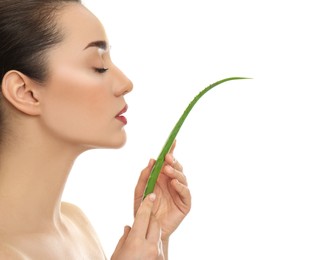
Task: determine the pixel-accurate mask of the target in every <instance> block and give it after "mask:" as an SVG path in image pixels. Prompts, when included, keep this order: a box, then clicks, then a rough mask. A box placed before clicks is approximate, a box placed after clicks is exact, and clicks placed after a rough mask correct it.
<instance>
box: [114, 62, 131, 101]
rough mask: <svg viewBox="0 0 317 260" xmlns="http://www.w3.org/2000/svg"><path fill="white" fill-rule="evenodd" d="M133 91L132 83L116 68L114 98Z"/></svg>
mask: <svg viewBox="0 0 317 260" xmlns="http://www.w3.org/2000/svg"><path fill="white" fill-rule="evenodd" d="M132 89H133V83H132V81H131V80H130V79H129V78H128V77H127V76H126V75H125V74H124V73H123V72H122V71H121V70H120V69H119V68H117V67H116V82H115V87H114V93H115V95H116V96H123V95H125V94H127V93H129V92H131V91H132Z"/></svg>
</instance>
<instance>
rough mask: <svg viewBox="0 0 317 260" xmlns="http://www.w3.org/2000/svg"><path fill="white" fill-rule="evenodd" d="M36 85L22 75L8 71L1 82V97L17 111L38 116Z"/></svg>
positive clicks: (14, 71)
mask: <svg viewBox="0 0 317 260" xmlns="http://www.w3.org/2000/svg"><path fill="white" fill-rule="evenodd" d="M37 88H38V85H37V84H36V83H34V82H33V81H32V80H30V79H29V78H28V77H27V76H25V75H24V74H23V73H21V72H19V71H16V70H11V71H8V72H7V73H6V74H5V75H4V77H3V80H2V93H3V96H4V97H5V98H6V99H7V100H8V101H9V102H10V103H11V104H12V105H13V106H14V107H15V108H16V109H18V110H19V111H21V112H23V113H25V114H28V115H38V114H39V112H40V111H39V110H40V108H39V99H38V93H37Z"/></svg>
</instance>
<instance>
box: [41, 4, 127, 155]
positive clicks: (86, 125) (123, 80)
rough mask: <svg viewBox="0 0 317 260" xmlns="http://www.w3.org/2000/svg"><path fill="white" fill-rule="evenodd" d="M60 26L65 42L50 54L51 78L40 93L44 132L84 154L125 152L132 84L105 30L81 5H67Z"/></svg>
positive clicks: (59, 20)
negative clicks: (111, 150) (113, 53)
mask: <svg viewBox="0 0 317 260" xmlns="http://www.w3.org/2000/svg"><path fill="white" fill-rule="evenodd" d="M58 25H59V28H61V29H62V32H63V35H64V40H63V41H62V42H61V43H60V44H59V45H57V46H56V47H55V48H53V49H52V50H50V51H49V52H48V66H49V78H48V80H47V81H46V83H45V86H44V87H43V88H41V106H42V112H41V113H42V114H41V120H42V121H41V122H42V123H43V126H44V128H45V129H46V130H47V131H48V133H49V134H51V135H53V136H54V137H55V138H58V139H60V140H62V141H65V142H70V143H72V144H75V145H80V146H82V147H83V148H84V149H87V148H95V147H109V148H118V147H121V146H122V145H123V144H124V143H125V141H126V134H125V131H124V126H125V124H126V121H125V118H124V116H121V114H122V113H123V112H124V111H125V110H126V102H125V100H124V95H125V94H126V93H128V92H130V91H131V90H132V83H131V81H130V80H129V79H128V78H127V77H126V76H125V75H124V74H123V73H122V72H121V71H120V70H119V69H118V68H117V67H116V66H115V65H114V64H113V63H112V61H111V59H110V55H109V49H108V48H109V43H108V40H107V36H106V34H105V32H104V29H103V26H102V25H101V23H100V22H99V20H98V19H97V18H96V17H95V16H94V15H93V14H91V12H89V11H88V10H87V9H86V8H85V7H83V6H82V5H80V4H69V5H67V6H66V7H65V8H64V9H63V11H62V12H61V14H60V16H59V17H58Z"/></svg>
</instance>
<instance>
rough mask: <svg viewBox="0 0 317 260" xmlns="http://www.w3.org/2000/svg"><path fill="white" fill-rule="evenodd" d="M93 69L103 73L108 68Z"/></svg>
mask: <svg viewBox="0 0 317 260" xmlns="http://www.w3.org/2000/svg"><path fill="white" fill-rule="evenodd" d="M94 70H95V71H96V72H98V73H105V72H106V71H107V70H108V69H106V68H94Z"/></svg>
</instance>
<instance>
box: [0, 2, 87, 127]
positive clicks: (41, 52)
mask: <svg viewBox="0 0 317 260" xmlns="http://www.w3.org/2000/svg"><path fill="white" fill-rule="evenodd" d="M80 2H81V1H80V0H0V133H1V128H2V127H3V125H2V123H3V122H2V121H3V120H1V118H2V116H1V115H2V112H3V111H1V107H2V104H1V103H2V100H1V99H2V93H1V85H2V79H3V77H4V75H5V74H6V73H7V72H8V71H10V70H18V71H20V72H22V73H23V74H25V75H26V76H28V77H30V78H31V79H33V80H35V81H37V82H43V81H44V80H45V78H46V77H47V73H48V69H47V64H46V60H45V51H47V50H48V49H50V48H51V47H53V46H54V45H56V44H58V43H59V42H61V41H62V39H63V35H62V33H61V32H60V31H59V30H58V28H57V21H56V15H57V13H58V11H59V10H60V9H61V8H62V7H63V6H64V5H65V4H67V3H80Z"/></svg>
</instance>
